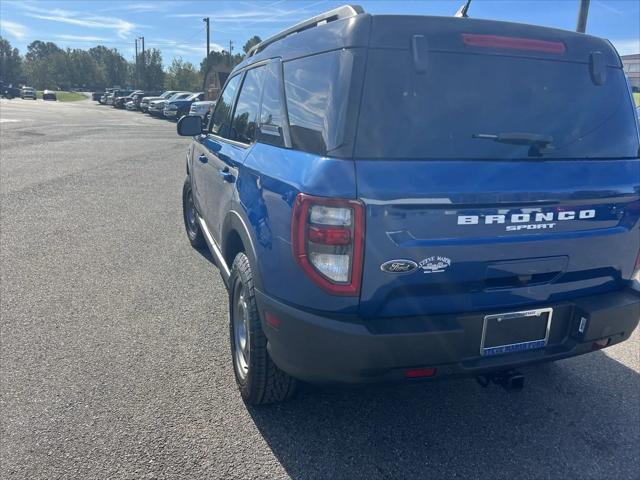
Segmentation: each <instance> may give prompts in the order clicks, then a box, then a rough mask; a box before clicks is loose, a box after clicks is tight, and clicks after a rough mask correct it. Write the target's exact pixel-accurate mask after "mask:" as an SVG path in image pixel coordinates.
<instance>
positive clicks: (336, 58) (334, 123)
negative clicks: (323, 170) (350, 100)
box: [284, 50, 353, 155]
mask: <svg viewBox="0 0 640 480" xmlns="http://www.w3.org/2000/svg"><path fill="white" fill-rule="evenodd" d="M352 65H353V54H352V53H351V52H350V51H349V50H340V51H334V52H327V53H322V54H319V55H313V56H311V57H306V58H301V59H297V60H292V61H289V62H286V63H285V64H284V88H285V96H286V102H287V110H288V114H289V130H290V135H291V144H292V147H293V148H294V149H295V150H302V151H305V152H310V153H316V154H320V155H325V154H327V153H329V152H331V150H333V149H335V148H337V147H338V146H340V145H341V144H342V141H343V135H344V123H345V116H346V110H347V97H348V86H349V82H350V76H351V69H352Z"/></svg>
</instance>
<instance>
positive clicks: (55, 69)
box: [24, 40, 69, 89]
mask: <svg viewBox="0 0 640 480" xmlns="http://www.w3.org/2000/svg"><path fill="white" fill-rule="evenodd" d="M24 71H25V74H26V76H27V79H28V81H29V83H30V84H32V85H33V86H34V87H36V88H39V89H43V88H54V87H60V86H62V84H64V83H66V81H67V80H68V77H69V72H68V64H67V56H66V52H65V51H64V50H62V49H61V48H60V47H58V46H57V45H56V44H55V43H52V42H41V41H40V40H36V41H34V42H31V43H30V44H29V45H27V54H26V55H25V62H24Z"/></svg>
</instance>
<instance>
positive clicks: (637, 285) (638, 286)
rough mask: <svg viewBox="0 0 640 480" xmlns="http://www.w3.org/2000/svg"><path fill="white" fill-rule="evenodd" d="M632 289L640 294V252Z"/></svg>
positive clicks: (634, 271) (632, 278)
mask: <svg viewBox="0 0 640 480" xmlns="http://www.w3.org/2000/svg"><path fill="white" fill-rule="evenodd" d="M631 288H633V289H634V290H637V291H639V292H640V252H638V257H637V258H636V265H635V268H634V270H633V275H631Z"/></svg>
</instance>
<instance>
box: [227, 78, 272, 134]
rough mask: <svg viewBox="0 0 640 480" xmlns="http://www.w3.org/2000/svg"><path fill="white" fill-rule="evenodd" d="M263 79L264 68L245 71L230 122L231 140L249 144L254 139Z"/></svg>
mask: <svg viewBox="0 0 640 480" xmlns="http://www.w3.org/2000/svg"><path fill="white" fill-rule="evenodd" d="M263 77H264V66H263V67H257V68H252V69H251V70H248V71H247V73H246V75H245V77H244V82H243V83H242V88H241V89H240V95H238V102H237V103H236V109H235V111H234V113H233V120H232V121H231V135H230V136H229V138H230V139H231V140H236V141H238V142H241V143H251V142H252V141H253V139H254V138H255V134H256V123H257V121H258V108H259V106H260V92H261V90H262V78H263Z"/></svg>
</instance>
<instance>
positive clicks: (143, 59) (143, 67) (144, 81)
mask: <svg viewBox="0 0 640 480" xmlns="http://www.w3.org/2000/svg"><path fill="white" fill-rule="evenodd" d="M140 39H141V40H142V83H143V85H142V86H143V87H146V77H145V74H144V72H145V70H146V68H145V67H146V65H147V57H145V56H144V37H140Z"/></svg>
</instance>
